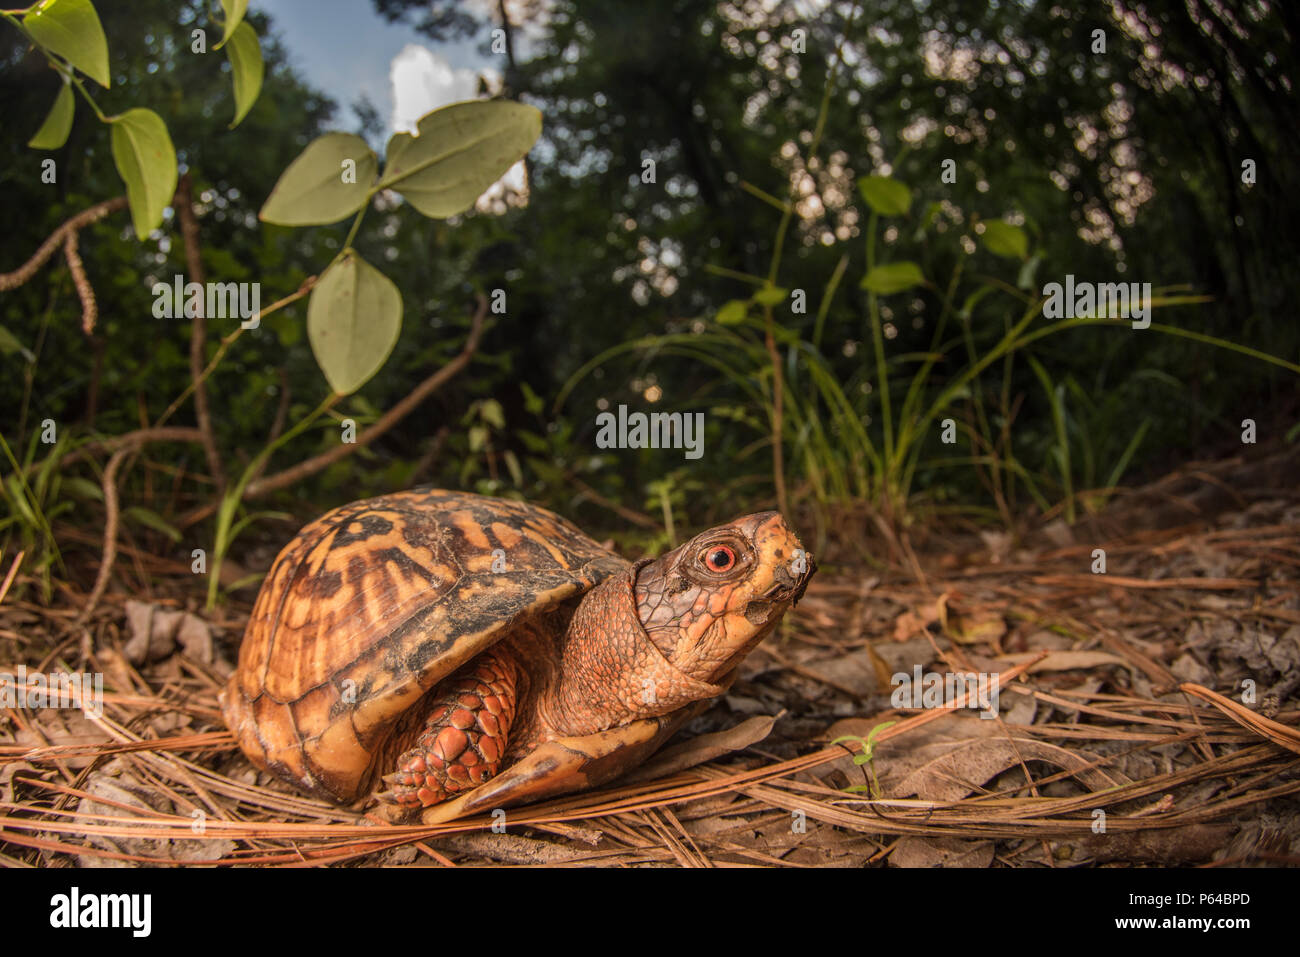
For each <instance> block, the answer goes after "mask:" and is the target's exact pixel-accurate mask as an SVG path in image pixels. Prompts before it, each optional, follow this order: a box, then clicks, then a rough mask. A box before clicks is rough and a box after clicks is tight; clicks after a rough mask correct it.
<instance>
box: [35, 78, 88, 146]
mask: <svg viewBox="0 0 1300 957" xmlns="http://www.w3.org/2000/svg"><path fill="white" fill-rule="evenodd" d="M75 111H76V108H75V104H74V103H73V97H72V86H71V84H68V83H65V84H63V89H61V90H59V95H58V96H56V97H55V98H54V105H53V106H52V107H50V112H49V115H47V116H46V117H45V122H44V123H42V124H41V128H40V129H39V130H37V131H36V135H35V136H33V137H32V138H31V139H30V140H28V141H27V145H28V146H30V147H31V148H32V149H34V150H57V149H58V148H59V147H60V146H62V145H63V144H64V143H66V142H67V141H68V134H69V133H71V132H72V114H73V113H74V112H75Z"/></svg>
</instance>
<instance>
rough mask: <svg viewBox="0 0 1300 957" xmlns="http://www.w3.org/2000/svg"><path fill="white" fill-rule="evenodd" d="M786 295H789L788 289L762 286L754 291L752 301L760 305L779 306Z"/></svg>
mask: <svg viewBox="0 0 1300 957" xmlns="http://www.w3.org/2000/svg"><path fill="white" fill-rule="evenodd" d="M788 295H790V290H788V289H782V288H780V287H779V286H764V287H763V288H762V289H760V290H759V291H758V292H756V293H754V301H755V302H756V303H758V304H759V305H760V306H779V305H781V303H783V302H785V297H786V296H788Z"/></svg>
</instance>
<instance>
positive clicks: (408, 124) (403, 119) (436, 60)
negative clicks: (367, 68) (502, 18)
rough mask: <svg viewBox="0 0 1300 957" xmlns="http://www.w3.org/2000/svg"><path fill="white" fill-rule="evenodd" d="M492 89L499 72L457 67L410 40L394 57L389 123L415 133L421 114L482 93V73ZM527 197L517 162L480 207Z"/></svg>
mask: <svg viewBox="0 0 1300 957" xmlns="http://www.w3.org/2000/svg"><path fill="white" fill-rule="evenodd" d="M480 72H481V73H482V75H483V77H484V79H485V80H486V81H487V84H488V86H489V88H493V89H496V88H498V87H499V86H500V83H501V77H500V75H499V74H498V73H497V71H495V70H493V69H491V68H484V69H483V70H482V71H475V70H470V69H465V68H460V69H457V68H455V67H453V66H452V65H451V64H450V63H448V62H447V60H446V59H444V58H443V57H441V56H439V55H438V54H437V53H435V52H433V51H432V50H430V49H429V48H428V47H424V46H420V45H419V44H418V43H408V44H407V45H406V46H405V47H404V48H403V49H402V51H401V52H400V53H399V54H397V56H395V57H393V60H392V63H391V64H390V65H389V68H388V75H389V79H390V81H391V82H392V87H393V115H392V119H391V120H390V122H389V125H390V126H391V127H392V129H393V132H395V133H415V132H416V123H417V121H418V120H419V119H420V117H422V116H424V114H426V113H429V112H431V111H433V110H436V109H438V108H439V107H441V106H447V105H448V104H450V103H459V102H460V101H461V100H472V99H475V98H476V97H477V96H478V85H479V75H480ZM526 197H527V183H526V176H525V171H524V164H523V163H516V164H515V165H514V166H512V167H511V168H510V169H509V170H508V171H507V172H506V175H505V176H503V177H501V179H499V180H497V182H495V183H494V184H492V186H491V187H489V188H488V190H487V192H485V193H484V194H483V195H482V196H481V197H479V200H478V203H477V206H478V208H479V209H481V210H484V211H489V210H490V211H493V212H504V211H505V205H506V203H513V202H519V201H521V200H524V199H526Z"/></svg>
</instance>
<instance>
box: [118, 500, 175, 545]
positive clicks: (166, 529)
mask: <svg viewBox="0 0 1300 957" xmlns="http://www.w3.org/2000/svg"><path fill="white" fill-rule="evenodd" d="M123 514H125V515H126V516H127V517H128V518H133V519H135V520H136V521H137V522H139V523H140V524H141V525H143V526H145V527H146V528H152V529H153V530H154V531H155V532H162V533H163V534H164V535H166V536H167V537H168V538H170V539H171V540H172V541H173V542H179V541H180V540H181V533H180V530H179V529H177V528H176V527H175V526H173V525H171V524H170V523H169V522H168V521H167V520H166V519H165V518H163V517H162V516H161V515H159V514H158V513H157V512H154V511H150V510H149V509H147V508H142V507H141V506H139V505H132V506H131V507H130V508H128V509H126V510H125V512H124V513H123Z"/></svg>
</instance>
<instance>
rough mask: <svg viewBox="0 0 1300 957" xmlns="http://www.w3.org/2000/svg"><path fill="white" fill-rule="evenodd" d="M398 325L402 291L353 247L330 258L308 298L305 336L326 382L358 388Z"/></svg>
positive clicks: (340, 389) (384, 355) (341, 388)
mask: <svg viewBox="0 0 1300 957" xmlns="http://www.w3.org/2000/svg"><path fill="white" fill-rule="evenodd" d="M401 328H402V295H401V293H399V292H398V291H397V287H396V286H395V285H393V281H392V280H391V279H389V278H388V277H387V276H385V275H384V274H383V273H381V272H380V271H379V270H378V269H376V268H375V267H374V266H372V265H370V264H369V263H367V262H366V261H365V260H364V259H362V258H361V257H360V256H358V255H357V254H356V253H354V252H349V253H347V254H345V255H344V256H343V258H342V259H339V260H338V261H336V262H335V263H333V264H332V265H331V266H330V267H329V268H328V269H326V270H325V274H324V275H323V276H321V277H320V280H319V281H318V282H317V283H316V287H315V288H314V289H312V291H311V299H310V300H308V302H307V337H308V339H310V340H311V351H312V353H313V354H314V355H315V356H316V363H317V364H318V365H319V366H320V368H321V371H322V372H324V373H325V379H326V380H327V381H328V382H329V384H330V388H331V389H333V390H334V391H335V392H337V393H339V394H340V395H348V394H349V393H352V392H355V391H357V389H359V388H361V387H362V386H363V385H365V384H366V382H368V381H369V380H370V378H371V377H372V376H373V375H374V374H375V373H376V372H378V371H379V370H380V368H381V367H382V366H383V364H384V362H385V360H387V359H388V354H389V353H390V352H392V351H393V346H394V345H395V344H396V343H397V333H398V332H399V331H400V330H401Z"/></svg>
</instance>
